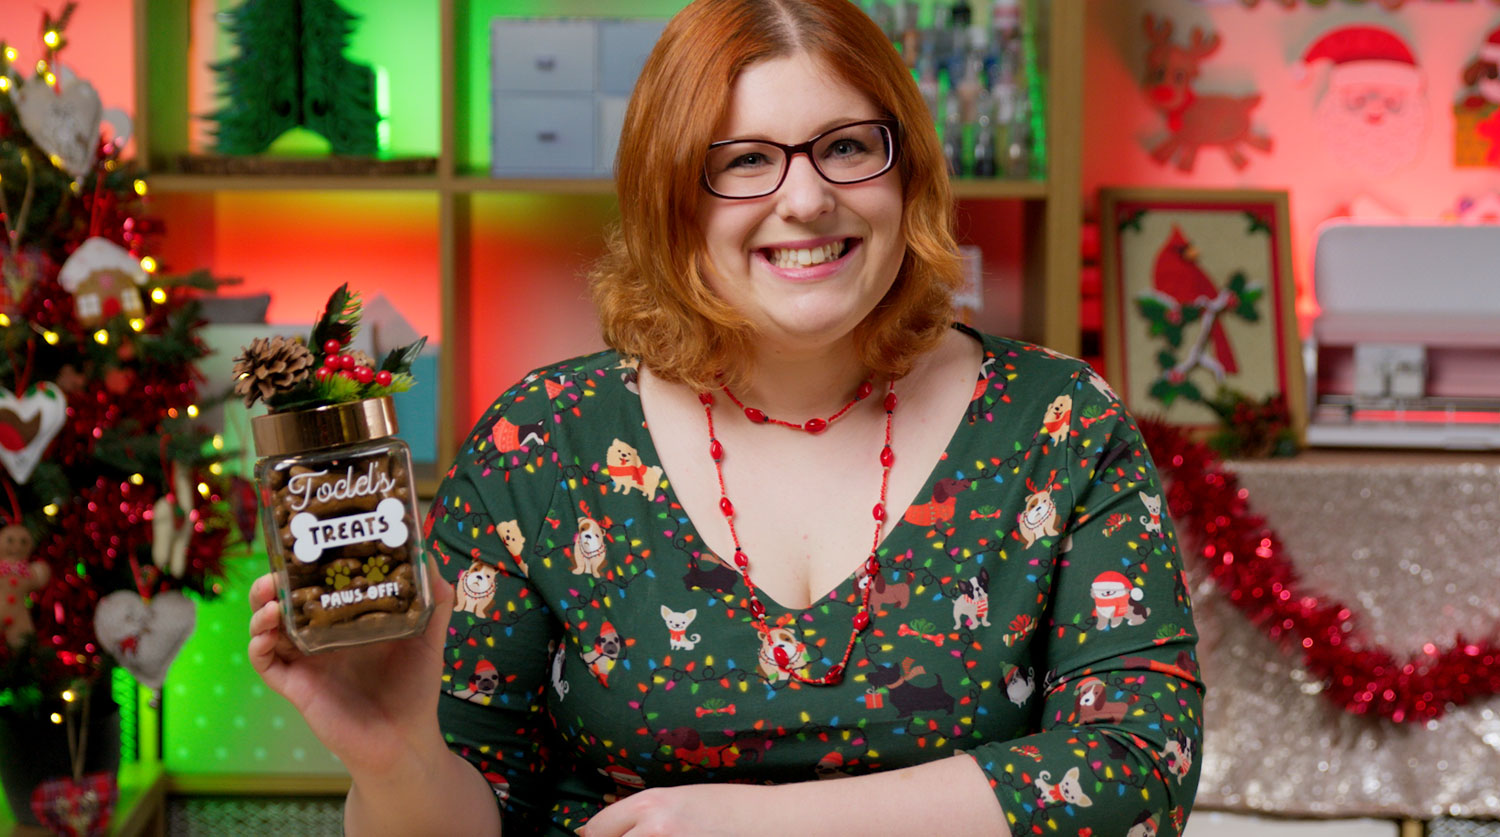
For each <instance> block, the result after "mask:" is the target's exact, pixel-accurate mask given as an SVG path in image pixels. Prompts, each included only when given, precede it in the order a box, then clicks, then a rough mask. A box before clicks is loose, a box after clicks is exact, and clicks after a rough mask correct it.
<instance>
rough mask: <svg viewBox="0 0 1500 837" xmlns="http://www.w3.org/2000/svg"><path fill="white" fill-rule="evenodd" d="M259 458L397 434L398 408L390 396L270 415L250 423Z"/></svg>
mask: <svg viewBox="0 0 1500 837" xmlns="http://www.w3.org/2000/svg"><path fill="white" fill-rule="evenodd" d="M250 429H251V431H252V433H253V434H254V436H255V452H256V454H257V455H259V456H280V455H283V454H288V453H299V452H302V451H308V450H316V449H318V448H326V447H332V446H334V445H348V444H356V443H359V442H367V441H369V440H371V439H378V438H381V437H382V436H392V435H395V433H396V429H397V425H396V406H395V404H394V403H393V402H392V401H391V397H390V396H389V395H383V396H381V397H379V398H364V399H360V400H359V401H348V402H345V403H343V404H330V405H328V406H326V407H314V408H313V409H310V410H292V411H289V412H285V413H267V414H265V415H263V416H256V417H255V418H253V419H251V420H250Z"/></svg>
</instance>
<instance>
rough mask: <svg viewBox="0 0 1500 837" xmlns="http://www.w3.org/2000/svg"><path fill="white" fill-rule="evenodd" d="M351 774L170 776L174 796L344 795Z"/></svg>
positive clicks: (209, 774)
mask: <svg viewBox="0 0 1500 837" xmlns="http://www.w3.org/2000/svg"><path fill="white" fill-rule="evenodd" d="M348 792H349V777H348V776H332V775H322V774H317V775H300V774H274V773H273V774H252V773H233V774H220V773H208V774H184V775H179V776H171V777H169V778H168V779H167V793H169V794H171V795H173V796H343V795H344V794H346V793H348Z"/></svg>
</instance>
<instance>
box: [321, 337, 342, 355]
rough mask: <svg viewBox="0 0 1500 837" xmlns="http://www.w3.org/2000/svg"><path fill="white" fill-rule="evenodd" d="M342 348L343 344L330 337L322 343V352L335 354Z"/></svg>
mask: <svg viewBox="0 0 1500 837" xmlns="http://www.w3.org/2000/svg"><path fill="white" fill-rule="evenodd" d="M342 348H344V344H342V343H340V342H339V341H337V340H335V339H333V338H332V337H330V338H328V340H327V341H325V342H324V343H323V354H325V355H336V354H338V353H339V349H342Z"/></svg>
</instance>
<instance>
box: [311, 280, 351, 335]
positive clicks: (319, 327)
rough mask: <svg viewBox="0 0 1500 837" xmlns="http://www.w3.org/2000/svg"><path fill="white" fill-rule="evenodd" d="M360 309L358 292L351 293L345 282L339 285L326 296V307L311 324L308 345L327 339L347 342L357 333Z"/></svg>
mask: <svg viewBox="0 0 1500 837" xmlns="http://www.w3.org/2000/svg"><path fill="white" fill-rule="evenodd" d="M360 309H361V304H360V301H359V294H357V293H351V292H350V291H349V285H348V284H347V283H345V284H343V285H339V286H338V289H337V290H335V291H334V292H333V295H332V296H330V297H328V305H327V307H325V308H324V309H323V313H322V315H321V316H319V317H318V322H317V324H316V325H314V326H313V330H312V339H311V340H309V341H308V345H309V346H322V345H323V344H324V343H327V342H328V341H329V340H337V341H339V343H344V344H347V343H348V342H349V341H351V340H353V339H354V335H356V334H358V333H359V315H360Z"/></svg>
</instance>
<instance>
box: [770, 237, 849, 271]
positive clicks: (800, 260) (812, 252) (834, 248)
mask: <svg viewBox="0 0 1500 837" xmlns="http://www.w3.org/2000/svg"><path fill="white" fill-rule="evenodd" d="M844 249H845V248H844V242H843V241H834V242H832V243H829V244H824V245H823V246H821V247H804V248H801V249H795V250H785V249H781V248H776V247H768V248H766V251H765V253H766V261H769V262H770V263H771V264H773V265H775V266H776V267H781V268H793V267H811V266H813V265H815V264H823V263H824V262H831V261H833V260H834V259H837V258H839V257H840V256H842V255H844Z"/></svg>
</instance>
